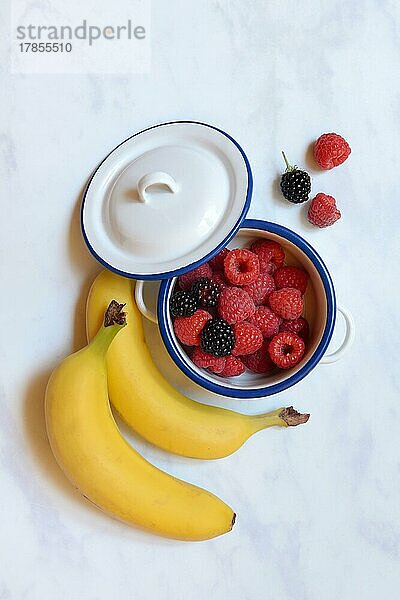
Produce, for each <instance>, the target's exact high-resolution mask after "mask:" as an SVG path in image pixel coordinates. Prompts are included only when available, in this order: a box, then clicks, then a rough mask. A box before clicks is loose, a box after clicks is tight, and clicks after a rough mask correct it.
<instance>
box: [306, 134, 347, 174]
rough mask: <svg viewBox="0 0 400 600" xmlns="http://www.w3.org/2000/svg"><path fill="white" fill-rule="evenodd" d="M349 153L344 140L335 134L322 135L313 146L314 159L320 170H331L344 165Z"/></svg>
mask: <svg viewBox="0 0 400 600" xmlns="http://www.w3.org/2000/svg"><path fill="white" fill-rule="evenodd" d="M350 153H351V148H350V146H349V144H348V143H347V142H346V140H345V139H344V138H343V137H342V136H341V135H338V134H337V133H324V134H323V135H321V136H320V137H319V138H318V139H317V141H316V142H315V144H314V159H315V162H316V163H317V164H318V165H319V166H320V167H321V169H326V170H328V169H333V167H337V166H338V165H341V164H342V163H344V161H345V160H347V158H348V157H349V155H350Z"/></svg>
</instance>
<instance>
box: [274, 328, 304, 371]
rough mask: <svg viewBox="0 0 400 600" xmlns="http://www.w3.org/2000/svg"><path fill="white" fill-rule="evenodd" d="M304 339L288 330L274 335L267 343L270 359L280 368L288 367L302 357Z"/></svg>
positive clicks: (295, 363)
mask: <svg viewBox="0 0 400 600" xmlns="http://www.w3.org/2000/svg"><path fill="white" fill-rule="evenodd" d="M304 350H305V346H304V341H303V340H302V339H301V337H299V336H298V335H296V334H295V333H291V332H290V331H282V332H281V333H278V334H277V335H275V336H274V337H273V338H272V340H271V341H270V343H269V346H268V352H269V355H270V357H271V359H272V361H273V362H274V363H275V364H276V366H277V367H279V368H280V369H290V367H294V366H295V365H297V363H298V362H300V360H301V359H302V358H303V355H304Z"/></svg>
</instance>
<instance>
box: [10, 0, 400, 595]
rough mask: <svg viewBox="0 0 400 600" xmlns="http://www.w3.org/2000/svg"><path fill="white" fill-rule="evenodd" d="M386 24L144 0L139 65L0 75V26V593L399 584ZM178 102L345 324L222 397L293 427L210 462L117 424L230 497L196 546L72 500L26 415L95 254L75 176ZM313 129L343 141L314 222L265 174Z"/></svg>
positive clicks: (153, 455)
mask: <svg viewBox="0 0 400 600" xmlns="http://www.w3.org/2000/svg"><path fill="white" fill-rule="evenodd" d="M116 7H118V2H117V3H116ZM116 10H118V8H116ZM2 11H3V12H4V13H5V14H4V17H5V18H4V19H2V23H3V24H4V23H5V24H7V14H6V7H4V6H3V7H2ZM399 24H400V13H399V5H398V3H397V2H396V1H395V0H381V1H380V2H375V1H373V0H364V1H363V0H360V1H358V0H357V1H356V0H350V1H345V0H336V1H331V2H323V1H322V0H320V1H318V0H309V1H308V2H305V3H300V2H290V1H288V0H281V1H280V2H263V1H262V0H257V1H253V2H251V3H247V2H241V1H240V0H230V1H229V0H214V1H203V2H194V1H191V2H179V1H178V0H173V1H172V0H171V1H170V2H163V1H161V0H154V1H153V18H152V27H153V32H152V36H153V41H152V50H153V56H152V61H153V62H152V70H151V73H150V74H149V75H141V76H134V75H115V76H112V75H104V76H101V75H64V76H62V75H41V76H39V75H12V76H11V75H10V74H8V71H7V62H6V60H5V58H6V56H7V46H6V44H5V43H4V41H5V40H7V36H8V29H7V26H6V25H3V27H4V28H5V29H4V34H3V35H2V37H1V39H2V40H3V44H2V50H1V52H2V60H1V66H0V70H1V90H2V94H1V105H0V115H1V123H2V124H1V135H0V149H1V166H0V169H1V171H0V182H1V190H2V192H1V204H2V211H1V214H2V219H1V223H2V224H1V235H0V239H1V247H2V248H1V249H2V252H1V258H0V261H1V279H0V281H1V305H2V309H1V311H2V312H1V314H2V326H1V327H2V344H1V364H2V368H1V378H0V386H1V387H0V393H1V395H0V410H1V412H0V414H1V418H0V490H1V503H2V509H1V511H0V598H1V600H22V599H25V598H26V599H29V600H55V599H57V600H77V599H85V600H108V599H110V598H119V599H121V600H125V599H132V598H135V599H138V600H155V599H157V600H158V599H160V600H164V599H165V600H167V599H170V598H174V599H176V600H183V599H187V598H190V599H191V600H200V599H203V598H216V599H218V600H225V599H226V600H228V599H229V600H261V599H262V600H337V599H339V598H340V600H353V599H354V598H362V599H363V600H376V599H378V598H379V599H380V598H382V599H384V600H392V599H395V598H397V597H398V594H399V592H398V589H399V585H400V569H399V560H400V525H399V523H400V494H399V475H400V461H399V434H398V423H399V416H400V414H399V412H400V411H399V383H398V368H399V367H398V365H399V362H398V351H397V337H398V331H399V328H400V322H399V315H398V305H399V293H400V287H399V280H398V277H399V269H398V260H399V239H400V231H399V229H400V228H399V221H400V218H399V211H398V186H399V175H398V139H399V125H400V104H399V98H400V80H399V76H398V61H399V52H400V33H399ZM184 118H189V119H190V118H192V119H198V120H202V121H206V122H210V123H213V124H215V125H217V126H220V127H221V128H223V129H225V130H227V131H229V132H231V133H232V134H233V135H234V136H235V137H236V138H237V139H238V140H239V141H240V143H241V144H242V145H243V147H244V148H245V149H246V150H247V153H248V156H249V159H250V161H251V164H252V167H253V172H254V177H255V189H254V199H253V204H252V208H251V213H250V214H251V215H252V216H256V217H263V218H268V219H270V220H274V221H276V222H279V223H282V224H284V225H287V226H289V227H291V228H293V229H295V230H296V231H298V232H299V233H300V234H301V235H303V236H304V237H306V239H308V240H309V241H310V242H311V243H312V244H313V245H314V246H315V247H316V248H317V250H318V251H319V252H320V253H321V255H322V256H323V258H324V259H325V260H326V262H327V264H328V266H329V268H330V270H331V272H332V275H333V277H334V281H335V285H336V289H337V294H338V297H339V299H340V300H342V301H343V302H344V303H345V304H346V305H347V306H348V307H350V308H351V310H352V311H353V313H354V315H355V318H356V322H357V329H358V336H357V339H356V342H355V344H354V346H353V349H352V351H351V353H349V354H348V355H347V356H346V358H344V359H343V361H342V362H340V363H337V364H335V365H330V366H326V367H319V368H317V369H315V370H314V371H313V372H312V373H311V374H310V375H309V376H308V377H307V378H306V379H305V380H304V381H302V382H301V383H300V384H298V385H297V386H296V387H295V388H294V389H291V390H289V391H287V392H285V393H284V394H282V395H281V396H280V397H273V398H270V399H266V400H260V401H252V402H248V403H241V402H239V401H231V402H226V404H227V405H229V406H233V407H236V408H240V409H243V410H248V411H254V412H258V411H261V410H263V409H266V408H269V407H271V408H272V407H276V406H278V405H281V404H291V403H293V404H294V405H295V406H296V407H297V408H298V409H301V410H307V411H310V412H311V413H312V417H311V420H310V422H309V423H308V424H307V425H306V426H304V427H301V428H298V429H295V430H288V431H268V432H264V433H260V434H258V435H256V436H255V437H254V438H253V439H251V440H250V441H249V442H248V443H247V445H246V446H245V447H243V448H242V449H241V450H240V451H239V452H238V453H237V454H235V455H234V456H231V457H229V458H227V459H225V460H221V461H217V462H209V463H206V462H204V463H203V462H195V461H191V460H185V459H183V458H177V457H174V456H172V455H171V456H169V455H166V454H164V453H163V452H161V451H158V450H156V449H155V448H153V447H150V446H148V445H146V444H144V443H143V442H142V441H140V440H138V439H133V443H134V444H135V446H136V447H138V448H140V449H142V450H143V453H144V454H145V455H146V457H148V458H149V459H150V460H152V461H153V462H154V463H155V464H157V465H159V466H161V467H163V468H165V469H167V470H169V471H170V472H171V473H174V474H176V475H178V476H181V477H183V478H187V479H188V480H190V481H193V482H196V483H198V484H200V485H204V486H206V487H207V488H208V489H210V490H212V491H214V492H216V493H218V494H219V495H220V496H221V497H223V498H224V499H226V500H227V501H228V502H229V503H230V504H232V505H233V506H234V507H235V508H236V510H237V513H238V521H237V525H236V526H235V529H234V531H233V532H232V533H231V534H229V535H226V536H224V537H222V538H219V539H216V540H214V541H210V542H205V543H195V544H188V543H182V542H175V541H169V540H163V539H159V538H157V537H155V536H152V535H148V534H145V533H142V532H139V531H136V530H134V529H130V528H128V527H126V526H124V525H122V524H120V523H118V522H115V521H113V520H111V519H109V518H107V517H106V516H104V515H103V514H101V513H100V512H97V511H96V510H94V509H92V508H91V507H90V506H89V505H88V504H86V503H85V502H83V501H82V500H81V499H80V497H79V496H78V495H77V494H76V493H74V491H73V490H72V488H71V487H70V485H69V484H68V482H67V481H66V480H65V479H64V477H63V475H62V473H61V472H60V471H59V470H58V468H57V466H56V465H55V463H54V461H53V458H52V456H51V454H50V451H49V448H48V445H47V441H46V435H45V430H44V423H43V393H44V389H45V384H46V381H47V378H48V375H49V373H50V371H51V369H52V368H53V367H54V366H55V364H56V363H57V361H59V360H60V359H61V358H62V357H63V356H64V355H66V354H68V353H69V352H71V351H72V350H74V349H76V348H78V347H79V346H81V345H82V344H83V342H84V327H83V313H84V302H85V296H86V293H87V290H88V286H89V285H90V282H91V281H92V279H93V277H94V276H95V274H96V273H97V272H98V271H99V266H98V265H97V264H96V262H95V261H94V260H93V259H92V258H91V257H90V256H89V254H88V252H87V251H86V249H85V247H84V244H83V242H82V239H81V235H80V230H79V222H78V211H79V208H78V207H79V195H80V191H81V189H82V186H83V184H84V182H85V179H86V178H87V176H88V174H89V173H90V172H91V170H92V169H93V168H94V166H95V165H96V163H97V162H98V161H99V160H100V159H101V158H102V157H103V156H104V155H105V154H106V153H107V152H108V151H109V150H110V149H111V148H112V147H113V146H114V145H116V144H117V143H118V142H120V141H121V140H122V139H124V138H125V137H127V136H128V135H129V134H131V133H133V132H135V131H137V130H139V129H141V128H143V127H146V126H149V125H152V124H154V123H157V122H162V121H165V120H170V119H184ZM330 130H335V131H338V132H340V133H342V134H343V135H345V136H346V137H347V138H348V139H349V141H350V143H351V146H352V149H353V153H352V155H351V159H350V160H349V161H348V162H347V163H346V164H345V165H343V166H342V167H341V168H339V169H337V170H333V171H331V172H328V173H323V174H321V173H314V188H313V189H314V192H318V191H325V192H329V193H332V194H333V195H335V196H336V197H337V200H338V203H339V205H340V208H341V209H342V213H343V218H342V220H341V221H340V222H339V223H337V224H336V225H335V226H334V227H333V228H332V229H329V230H323V231H319V230H314V229H312V228H311V227H309V226H308V225H307V223H306V221H305V219H304V210H303V209H302V208H301V207H300V208H299V207H295V206H292V205H289V204H286V203H284V202H283V201H281V199H280V198H279V196H278V195H277V193H276V177H277V173H278V172H279V171H280V170H281V168H282V161H281V158H280V150H281V148H285V149H286V151H287V153H288V155H289V157H290V158H291V159H292V160H293V161H298V162H299V163H300V164H307V160H305V157H306V158H307V157H308V155H307V149H308V146H309V143H310V142H311V141H312V140H313V139H315V137H316V136H318V135H319V134H320V133H322V132H325V131H330ZM156 346H157V340H156ZM156 351H157V350H156ZM181 383H182V380H181ZM193 396H195V392H194V391H193Z"/></svg>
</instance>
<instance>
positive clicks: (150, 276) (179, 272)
mask: <svg viewBox="0 0 400 600" xmlns="http://www.w3.org/2000/svg"><path fill="white" fill-rule="evenodd" d="M174 123H178V124H179V123H192V124H195V125H202V126H203V127H208V128H209V129H213V130H215V131H218V132H219V133H221V134H222V135H224V136H226V137H227V138H228V139H229V140H230V141H231V142H232V143H233V144H234V145H235V146H236V148H237V149H238V150H239V152H240V154H241V155H242V158H243V161H244V164H245V167H246V171H247V191H246V199H245V202H244V206H243V210H242V212H241V214H240V216H239V218H238V219H237V221H236V223H235V226H234V227H233V228H232V229H231V231H230V233H229V234H228V235H227V236H226V237H225V239H224V240H222V241H221V242H220V243H219V244H218V245H217V246H216V247H215V248H214V249H213V250H212V251H211V252H209V253H208V254H207V255H206V256H204V257H203V258H202V259H201V260H198V261H195V262H193V263H191V264H188V265H186V266H184V267H181V268H180V269H176V270H174V271H168V272H165V273H151V274H140V275H138V274H135V273H129V272H126V271H121V270H120V269H118V268H116V267H115V266H113V265H111V264H110V263H108V262H107V261H106V260H105V259H104V258H102V257H101V256H99V254H98V253H97V252H96V251H95V249H94V248H93V246H92V245H91V243H90V241H89V239H88V236H87V234H86V231H85V225H84V208H85V202H86V197H87V194H88V190H89V188H90V184H91V182H92V180H93V178H94V176H95V175H96V173H97V171H98V170H99V168H100V167H101V165H102V164H103V163H104V161H105V160H107V158H108V157H109V156H110V155H111V154H112V153H113V152H114V151H115V150H116V149H117V148H119V147H120V146H122V144H125V142H127V141H128V140H131V139H132V138H134V137H136V136H138V135H140V134H142V133H144V132H145V131H150V130H152V129H156V128H157V127H163V126H165V125H173V124H174ZM252 193H253V175H252V172H251V167H250V163H249V160H248V158H247V156H246V154H245V152H244V150H243V148H242V147H241V146H240V145H239V144H238V142H237V141H236V140H235V139H234V138H233V137H232V136H231V135H229V133H226V131H223V130H222V129H219V128H218V127H214V126H213V125H208V124H207V123H202V122H201V121H190V120H183V121H167V122H165V123H158V124H157V125H153V126H152V127H147V128H146V129H142V130H141V131H138V132H137V133H135V134H134V135H131V136H130V137H128V138H126V139H125V140H124V141H123V142H121V143H120V144H118V146H115V148H113V149H112V150H111V152H109V153H108V154H107V156H105V157H104V159H103V160H102V161H101V162H100V163H99V164H98V165H97V167H96V169H95V170H94V171H93V173H92V175H91V176H90V178H89V181H88V182H87V185H86V187H85V190H84V192H83V196H82V204H81V212H80V222H81V230H82V235H83V239H84V240H85V243H86V245H87V247H88V249H89V251H90V252H91V254H92V255H93V256H94V258H95V259H96V260H98V261H99V263H100V264H102V265H103V267H105V268H106V269H109V270H110V271H112V272H113V273H116V274H117V275H122V276H123V277H129V278H131V279H143V280H159V279H168V278H170V277H175V276H177V275H182V274H183V273H187V272H188V271H192V270H193V269H195V268H196V267H198V266H200V265H201V264H203V263H204V262H207V261H208V260H210V259H211V258H213V257H214V256H215V255H216V254H218V252H220V250H222V248H224V247H225V246H226V245H227V244H228V243H229V242H230V241H231V239H232V238H233V237H234V235H235V234H236V233H237V231H238V230H239V228H240V226H241V224H242V222H243V219H245V217H246V215H247V213H248V211H249V208H250V202H251V196H252Z"/></svg>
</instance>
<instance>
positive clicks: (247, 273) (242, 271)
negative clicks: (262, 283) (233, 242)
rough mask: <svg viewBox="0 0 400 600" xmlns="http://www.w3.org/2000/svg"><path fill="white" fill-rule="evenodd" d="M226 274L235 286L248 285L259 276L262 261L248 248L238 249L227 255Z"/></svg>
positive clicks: (225, 261)
mask: <svg viewBox="0 0 400 600" xmlns="http://www.w3.org/2000/svg"><path fill="white" fill-rule="evenodd" d="M224 272H225V277H226V278H227V280H228V281H230V282H231V283H233V284H234V285H248V284H249V283H253V281H255V280H256V279H257V277H258V276H259V274H260V261H259V260H258V256H257V255H256V254H254V252H250V250H247V249H246V248H236V249H235V250H231V251H230V252H228V254H227V255H226V257H225V259H224Z"/></svg>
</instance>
